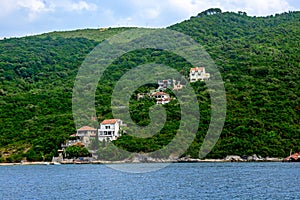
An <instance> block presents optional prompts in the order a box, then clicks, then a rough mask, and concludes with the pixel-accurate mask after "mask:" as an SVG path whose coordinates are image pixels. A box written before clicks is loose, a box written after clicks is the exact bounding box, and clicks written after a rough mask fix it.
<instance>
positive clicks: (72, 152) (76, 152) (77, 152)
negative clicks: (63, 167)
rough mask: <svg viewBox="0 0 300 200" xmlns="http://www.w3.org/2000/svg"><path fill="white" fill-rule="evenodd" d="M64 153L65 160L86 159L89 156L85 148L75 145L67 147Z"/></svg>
mask: <svg viewBox="0 0 300 200" xmlns="http://www.w3.org/2000/svg"><path fill="white" fill-rule="evenodd" d="M65 153H66V155H67V158H79V157H87V156H89V155H90V153H89V150H88V149H87V148H85V147H82V146H76V145H73V146H69V147H67V148H66V150H65Z"/></svg>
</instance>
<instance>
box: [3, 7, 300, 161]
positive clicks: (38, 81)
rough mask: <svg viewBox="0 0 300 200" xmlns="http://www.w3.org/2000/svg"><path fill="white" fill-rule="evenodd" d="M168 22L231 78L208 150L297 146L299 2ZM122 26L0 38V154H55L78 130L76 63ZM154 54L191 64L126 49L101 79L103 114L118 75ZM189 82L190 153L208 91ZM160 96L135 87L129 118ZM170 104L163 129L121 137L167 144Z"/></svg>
mask: <svg viewBox="0 0 300 200" xmlns="http://www.w3.org/2000/svg"><path fill="white" fill-rule="evenodd" d="M168 28H169V29H172V30H176V31H179V32H182V33H184V34H187V35H189V36H191V37H193V39H195V40H196V41H198V42H199V43H200V44H201V45H202V46H203V47H204V48H205V49H206V51H207V52H208V53H209V54H210V56H211V57H212V58H213V60H214V61H215V63H216V65H217V66H218V67H219V69H220V70H221V74H222V77H223V80H224V82H225V83H224V84H225V89H226V95H227V96H226V97H227V117H226V122H225V126H224V129H223V132H222V134H221V137H220V139H219V141H218V143H217V145H216V146H215V148H214V149H213V151H212V152H211V153H210V154H208V157H213V158H222V157H224V156H226V155H229V154H237V155H252V154H254V153H256V154H259V155H261V156H279V157H284V156H286V155H287V154H289V151H290V149H293V151H300V125H299V124H300V56H299V55H300V50H299V46H300V12H291V13H283V14H278V15H275V16H269V17H249V16H247V15H246V13H243V12H240V13H228V12H226V13H222V12H221V11H220V10H219V9H211V10H209V11H206V12H203V13H200V14H199V15H197V16H195V17H191V19H189V20H186V21H184V22H182V23H179V24H175V25H173V26H170V27H168ZM124 30H127V28H109V29H100V30H91V29H88V30H78V31H71V32H53V33H46V34H43V35H38V36H30V37H23V38H12V39H4V40H1V41H0V111H1V112H0V161H2V162H4V161H6V162H13V161H20V160H22V159H24V158H25V157H26V158H27V159H28V160H43V159H46V160H49V159H51V158H52V156H54V155H55V154H56V153H57V149H58V148H59V147H60V144H61V143H63V142H64V141H65V140H67V139H68V138H69V135H71V134H73V133H75V131H76V130H75V125H74V122H73V117H72V89H73V84H74V79H75V77H76V74H77V71H78V68H79V67H80V65H81V63H82V62H83V60H84V59H85V57H86V56H87V54H88V53H89V52H90V51H91V50H92V49H93V48H94V47H95V46H96V45H97V44H98V43H99V42H101V41H102V40H104V39H105V38H108V37H110V36H112V35H114V34H117V33H120V32H121V31H124ZM149 62H158V63H163V64H167V65H169V66H171V67H174V68H176V69H177V70H179V71H180V72H182V73H183V74H184V75H185V76H187V74H188V70H189V68H190V67H191V66H190V65H189V64H188V63H186V62H185V61H184V60H183V59H180V58H178V57H176V56H174V55H169V54H167V53H166V52H160V51H155V50H151V49H149V50H145V51H135V52H131V53H128V54H126V55H124V56H123V57H122V58H120V59H119V60H117V61H116V62H115V63H113V64H112V66H111V67H110V68H109V69H108V71H107V72H106V73H107V74H109V76H104V79H103V80H100V82H99V87H98V90H97V92H96V110H97V115H98V120H99V121H101V120H103V119H105V118H110V117H112V114H111V109H110V97H111V93H112V90H113V87H114V85H115V83H116V81H117V80H118V79H119V78H120V77H121V76H122V74H124V73H125V72H126V71H127V70H129V69H131V68H133V67H134V66H137V65H140V64H144V63H149ZM151 87H154V86H148V87H146V86H145V87H142V88H140V89H139V90H138V91H136V93H137V92H140V91H146V90H148V89H149V88H151ZM192 87H193V88H194V89H195V92H196V93H197V98H198V99H199V101H201V104H200V110H201V121H200V122H199V127H201V128H199V131H198V134H197V137H196V139H195V140H194V142H193V143H192V145H191V147H190V148H189V149H188V151H187V152H186V153H185V155H191V156H192V157H197V156H198V152H199V149H200V146H201V143H202V140H203V137H204V136H205V134H206V131H207V128H208V123H209V120H210V113H209V105H210V100H209V93H208V91H207V89H206V87H205V84H204V83H203V82H197V83H194V84H192ZM136 93H135V94H136ZM154 103H155V102H152V101H147V100H143V101H136V99H135V95H133V98H132V101H131V114H132V118H133V119H134V120H135V121H136V122H137V123H138V124H140V125H146V124H147V123H149V116H148V108H149V107H150V106H152V105H153V104H154ZM165 107H166V109H167V113H168V123H167V124H166V125H165V127H164V129H163V130H162V131H161V133H160V134H157V135H155V136H154V137H153V138H151V139H136V138H132V137H131V136H129V135H126V134H125V135H123V136H122V137H121V138H119V139H118V140H117V141H115V144H116V145H118V146H120V147H122V148H124V149H127V150H129V151H132V152H141V151H142V152H151V151H153V150H155V149H158V148H161V147H163V146H165V145H166V144H168V142H169V141H170V140H171V139H172V138H173V137H174V134H175V133H176V128H178V123H179V119H180V115H179V114H180V113H179V107H178V105H177V102H176V101H174V102H172V103H170V104H167V105H165ZM115 156H116V155H115Z"/></svg>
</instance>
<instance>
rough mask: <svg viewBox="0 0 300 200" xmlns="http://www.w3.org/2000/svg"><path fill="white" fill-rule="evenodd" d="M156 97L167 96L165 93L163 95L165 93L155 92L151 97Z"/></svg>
mask: <svg viewBox="0 0 300 200" xmlns="http://www.w3.org/2000/svg"><path fill="white" fill-rule="evenodd" d="M157 95H167V93H165V92H156V93H153V94H152V96H157Z"/></svg>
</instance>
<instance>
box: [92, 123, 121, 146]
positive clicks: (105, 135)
mask: <svg viewBox="0 0 300 200" xmlns="http://www.w3.org/2000/svg"><path fill="white" fill-rule="evenodd" d="M121 126H122V121H121V120H120V119H106V120H104V121H103V122H101V124H100V127H99V129H98V139H99V141H103V140H105V141H107V140H110V141H113V140H116V139H118V137H120V136H121V133H120V128H121Z"/></svg>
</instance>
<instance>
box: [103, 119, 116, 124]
mask: <svg viewBox="0 0 300 200" xmlns="http://www.w3.org/2000/svg"><path fill="white" fill-rule="evenodd" d="M117 121H118V119H105V120H103V122H102V123H101V124H115V123H117Z"/></svg>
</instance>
